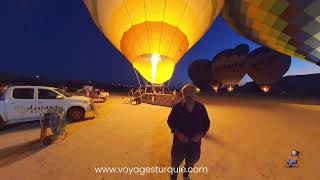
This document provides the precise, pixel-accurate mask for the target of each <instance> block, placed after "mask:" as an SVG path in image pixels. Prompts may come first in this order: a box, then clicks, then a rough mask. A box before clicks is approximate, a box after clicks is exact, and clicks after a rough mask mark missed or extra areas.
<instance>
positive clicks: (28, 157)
mask: <svg viewBox="0 0 320 180" xmlns="http://www.w3.org/2000/svg"><path fill="white" fill-rule="evenodd" d="M199 101H201V102H203V103H204V104H205V105H206V107H207V110H208V113H209V116H210V119H211V123H212V126H211V128H210V130H209V132H208V135H207V136H206V137H205V138H204V139H203V143H202V154H201V158H200V161H199V162H198V163H197V164H196V166H198V167H201V166H202V167H207V168H208V172H207V173H200V174H191V179H197V180H202V179H203V180H207V179H209V180H213V179H219V180H220V179H226V180H234V179H247V180H249V179H250V180H251V179H252V180H259V179H279V180H302V179H304V180H313V179H314V180H317V179H320V171H319V164H318V162H320V155H319V154H317V153H319V151H320V141H319V138H320V119H319V115H320V105H315V104H317V102H315V103H301V102H295V101H290V100H275V99H272V98H255V97H238V96H232V97H228V96H224V97H223V96H222V97H204V96H202V97H200V98H199ZM318 104H319V103H318ZM97 109H98V112H99V116H98V118H95V119H93V120H86V121H81V122H76V123H71V124H68V125H67V132H68V135H67V137H66V139H65V140H64V141H62V140H59V141H57V142H55V143H54V144H51V145H49V146H47V147H46V146H42V145H40V144H39V135H40V130H39V122H31V123H24V124H21V125H17V126H14V127H10V128H8V129H6V130H4V131H0V179H3V180H6V179H14V180H15V179H32V180H37V179H49V180H50V179H54V180H57V179H66V180H70V179H77V180H78V179H80V180H81V179H83V180H86V179H108V180H109V179H110V180H113V179H114V180H131V179H132V180H136V179H137V180H140V179H142V180H151V179H152V180H153V179H154V180H158V179H160V180H162V179H163V180H165V179H169V175H168V174H166V173H163V174H146V175H139V174H132V175H129V174H124V173H123V174H115V173H114V174H112V173H96V172H95V168H96V167H100V166H110V167H118V166H119V167H147V166H148V167H155V166H159V167H165V166H170V148H171V141H172V134H171V132H170V130H169V128H168V126H167V122H166V120H167V117H168V114H169V112H170V108H167V107H159V106H152V105H148V104H141V105H130V104H128V99H127V98H124V97H122V96H121V95H112V96H111V97H110V99H109V100H108V101H107V102H105V103H103V104H97ZM293 149H296V150H299V151H301V154H300V159H299V166H298V167H295V168H288V167H287V166H286V161H287V160H288V159H289V158H290V152H291V150H293ZM179 178H180V179H182V177H181V175H179Z"/></svg>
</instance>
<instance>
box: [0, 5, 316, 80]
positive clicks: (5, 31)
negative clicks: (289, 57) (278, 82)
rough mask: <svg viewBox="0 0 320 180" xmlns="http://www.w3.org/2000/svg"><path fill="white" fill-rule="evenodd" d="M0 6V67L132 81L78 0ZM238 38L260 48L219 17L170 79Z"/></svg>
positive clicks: (307, 67) (311, 68)
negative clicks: (194, 62)
mask: <svg viewBox="0 0 320 180" xmlns="http://www.w3.org/2000/svg"><path fill="white" fill-rule="evenodd" d="M0 10H1V11H0V27H1V28H0V59H1V66H0V72H7V73H10V74H23V75H30V76H33V75H34V76H35V75H40V77H44V76H47V77H51V78H55V79H73V80H92V81H103V82H109V83H112V82H114V83H125V84H137V80H136V77H135V75H134V71H133V68H132V66H131V64H129V62H128V61H127V60H126V59H125V58H124V57H123V56H122V55H121V54H120V52H119V51H118V50H117V49H115V48H114V47H113V45H112V44H111V43H110V42H109V41H108V40H107V39H106V38H105V37H104V35H103V34H102V33H101V32H100V31H99V30H98V28H97V27H96V25H95V24H94V23H93V21H92V20H91V17H90V15H89V13H88V11H87V9H86V7H85V5H84V4H83V2H82V1H81V0H51V1H44V0H8V1H3V2H2V3H1V7H0ZM241 43H246V44H248V45H249V46H250V48H251V50H253V49H255V48H257V47H259V45H257V44H255V43H253V42H251V41H250V40H247V39H246V38H244V37H242V36H240V35H238V34H237V33H236V32H234V31H233V30H232V29H231V28H230V27H229V26H228V25H227V24H226V23H225V22H224V20H223V18H222V17H218V18H217V19H216V21H215V22H214V24H213V26H212V27H211V28H210V30H209V31H208V32H207V33H206V34H205V36H204V37H203V38H202V39H201V40H200V41H199V42H198V43H197V44H196V45H195V46H194V47H193V48H191V49H190V50H189V51H188V52H187V53H186V55H185V56H184V57H183V58H182V59H181V61H180V62H179V63H178V64H177V66H176V69H175V72H174V75H173V77H172V80H171V84H173V85H178V84H182V83H185V82H190V80H189V78H188V75H187V71H188V66H189V64H190V63H191V62H192V61H194V60H196V59H210V60H211V59H212V58H213V57H214V56H215V54H217V53H218V52H220V51H221V50H224V49H227V48H234V47H235V46H236V45H238V44H241ZM312 73H320V66H317V65H314V64H311V63H309V62H306V61H303V60H299V59H296V58H293V61H292V65H291V67H290V70H289V72H288V73H287V74H286V75H296V74H312ZM246 81H250V78H248V77H245V78H244V79H243V80H242V84H243V82H246Z"/></svg>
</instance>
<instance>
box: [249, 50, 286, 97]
mask: <svg viewBox="0 0 320 180" xmlns="http://www.w3.org/2000/svg"><path fill="white" fill-rule="evenodd" d="M290 64H291V57H290V56H287V55H284V54H281V53H278V52H276V51H274V50H271V49H269V48H266V47H260V48H257V49H255V50H254V51H252V52H251V53H250V54H249V56H248V74H249V76H250V77H251V78H252V79H253V80H254V81H255V82H256V83H257V84H258V85H259V86H260V88H261V90H262V91H264V92H268V91H269V90H270V89H271V85H272V84H273V83H275V82H276V81H278V80H279V79H280V78H281V77H282V76H283V75H284V74H285V73H286V72H287V71H288V69H289V67H290Z"/></svg>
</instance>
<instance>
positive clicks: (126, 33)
mask: <svg viewBox="0 0 320 180" xmlns="http://www.w3.org/2000/svg"><path fill="white" fill-rule="evenodd" d="M84 2H85V4H86V6H87V8H88V9H89V12H90V14H91V16H92V18H93V20H94V22H95V23H96V25H97V26H98V27H99V29H100V30H101V31H102V32H103V34H104V35H105V36H106V37H107V38H108V39H109V40H110V41H111V43H112V44H113V45H114V46H115V47H116V48H117V49H118V50H119V51H121V53H122V54H123V55H124V56H125V57H126V58H127V59H128V60H129V62H130V63H131V64H132V65H133V67H134V68H135V69H137V70H138V72H139V73H140V74H141V75H142V76H143V77H144V78H145V79H147V80H148V81H149V82H151V83H153V84H161V83H164V82H166V81H167V80H169V79H170V78H171V76H172V74H173V71H174V67H175V65H176V64H177V62H178V61H179V60H180V58H181V57H182V56H183V55H184V54H185V53H186V52H187V51H188V50H189V49H190V48H191V47H192V46H193V45H194V44H195V43H196V42H197V41H198V40H199V39H200V38H201V37H202V36H203V34H204V33H205V32H206V31H207V30H208V29H209V27H210V26H211V24H212V23H213V21H214V19H215V18H216V16H217V15H218V14H219V12H220V10H221V8H222V6H223V3H224V0H84Z"/></svg>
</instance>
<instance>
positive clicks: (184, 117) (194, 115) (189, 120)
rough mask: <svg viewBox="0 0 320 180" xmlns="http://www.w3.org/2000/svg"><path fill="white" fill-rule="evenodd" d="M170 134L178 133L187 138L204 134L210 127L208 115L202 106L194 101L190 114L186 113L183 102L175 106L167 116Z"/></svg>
mask: <svg viewBox="0 0 320 180" xmlns="http://www.w3.org/2000/svg"><path fill="white" fill-rule="evenodd" d="M168 125H169V127H170V129H171V132H172V133H174V132H175V131H177V130H178V131H180V132H181V133H183V134H184V135H185V136H187V137H188V138H192V137H193V136H194V135H196V134H198V133H203V134H206V133H207V131H208V130H209V127H210V120H209V117H208V113H207V110H206V108H205V107H204V105H203V104H201V103H200V102H198V101H195V104H194V108H193V110H192V112H188V110H187V109H186V107H185V106H184V103H183V102H180V103H178V104H176V105H175V106H174V107H173V108H172V110H171V113H170V115H169V118H168Z"/></svg>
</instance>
